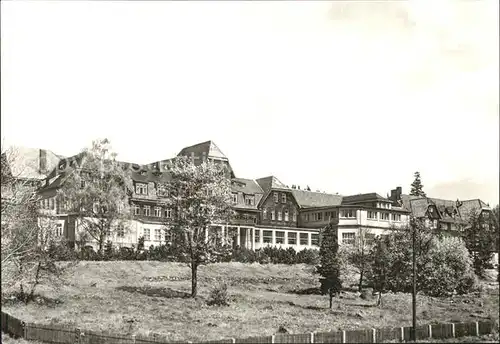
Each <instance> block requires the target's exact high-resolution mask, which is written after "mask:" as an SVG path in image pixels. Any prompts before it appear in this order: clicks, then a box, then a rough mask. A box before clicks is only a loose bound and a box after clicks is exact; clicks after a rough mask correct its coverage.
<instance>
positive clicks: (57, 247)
mask: <svg viewBox="0 0 500 344" xmlns="http://www.w3.org/2000/svg"><path fill="white" fill-rule="evenodd" d="M48 254H49V257H50V259H52V260H55V261H69V260H75V259H77V256H78V255H77V253H76V252H75V250H74V249H73V248H72V247H70V245H69V244H68V243H67V242H66V241H61V242H58V243H54V242H51V243H50V245H49V247H48Z"/></svg>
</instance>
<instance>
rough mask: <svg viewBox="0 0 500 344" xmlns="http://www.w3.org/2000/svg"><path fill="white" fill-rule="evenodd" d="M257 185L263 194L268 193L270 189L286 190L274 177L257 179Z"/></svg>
mask: <svg viewBox="0 0 500 344" xmlns="http://www.w3.org/2000/svg"><path fill="white" fill-rule="evenodd" d="M257 183H258V184H259V185H260V187H261V188H262V190H264V192H269V191H270V190H271V189H288V187H287V186H286V185H285V184H283V183H282V182H280V180H279V179H278V178H276V177H275V176H269V177H264V178H259V179H257Z"/></svg>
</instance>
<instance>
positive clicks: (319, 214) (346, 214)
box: [303, 209, 401, 222]
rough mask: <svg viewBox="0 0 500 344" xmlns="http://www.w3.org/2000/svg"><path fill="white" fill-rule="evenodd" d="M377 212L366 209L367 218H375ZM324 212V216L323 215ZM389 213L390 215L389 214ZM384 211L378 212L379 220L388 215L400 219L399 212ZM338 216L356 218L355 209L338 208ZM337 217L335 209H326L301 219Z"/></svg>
mask: <svg viewBox="0 0 500 344" xmlns="http://www.w3.org/2000/svg"><path fill="white" fill-rule="evenodd" d="M378 213H379V212H377V211H371V210H369V211H368V218H369V219H374V220H376V219H377V214H378ZM323 214H324V217H323ZM390 215H391V216H390ZM390 215H389V213H385V212H380V220H387V221H389V216H390V217H391V219H392V220H393V221H401V214H390ZM340 217H341V218H346V219H354V218H356V210H354V209H342V210H340ZM334 218H337V212H336V211H327V212H325V213H323V212H317V213H311V214H304V215H303V219H304V221H305V222H309V221H327V220H331V219H334Z"/></svg>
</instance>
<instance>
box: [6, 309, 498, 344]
mask: <svg viewBox="0 0 500 344" xmlns="http://www.w3.org/2000/svg"><path fill="white" fill-rule="evenodd" d="M1 315H2V316H1V322H2V323H1V328H2V332H4V333H8V334H9V335H11V336H13V337H16V338H25V339H27V340H37V341H41V342H46V343H61V344H62V343H67V344H108V343H113V344H150V343H156V344H170V343H186V341H180V342H179V341H178V342H173V341H169V340H168V338H167V336H165V335H158V334H152V335H150V336H140V335H131V336H130V335H127V336H125V335H116V334H112V333H107V332H94V331H84V330H82V329H78V328H77V329H75V328H72V327H68V326H63V325H39V324H30V323H25V322H23V321H21V320H19V319H17V318H15V317H13V316H11V315H9V314H7V313H4V312H1ZM410 329H411V327H397V328H382V329H364V330H349V331H336V332H312V333H304V334H276V335H272V336H261V337H251V338H226V339H220V340H212V341H203V342H196V343H207V344H208V343H258V344H260V343H382V342H387V341H401V342H402V341H409V340H410ZM494 332H498V322H497V321H478V322H472V323H453V324H452V323H448V324H432V325H420V326H417V329H416V336H417V339H430V338H439V339H441V338H454V337H457V338H458V337H465V336H481V335H485V334H490V333H494ZM187 343H189V342H187Z"/></svg>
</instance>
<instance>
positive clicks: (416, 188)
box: [410, 171, 427, 197]
mask: <svg viewBox="0 0 500 344" xmlns="http://www.w3.org/2000/svg"><path fill="white" fill-rule="evenodd" d="M414 176H415V180H414V181H413V183H411V191H410V195H412V196H420V197H427V196H426V195H425V192H424V190H423V189H424V186H423V185H422V181H421V179H420V172H418V171H417V172H415V174H414Z"/></svg>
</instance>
